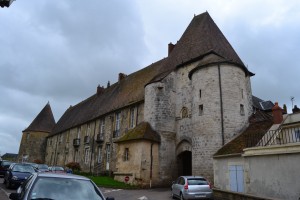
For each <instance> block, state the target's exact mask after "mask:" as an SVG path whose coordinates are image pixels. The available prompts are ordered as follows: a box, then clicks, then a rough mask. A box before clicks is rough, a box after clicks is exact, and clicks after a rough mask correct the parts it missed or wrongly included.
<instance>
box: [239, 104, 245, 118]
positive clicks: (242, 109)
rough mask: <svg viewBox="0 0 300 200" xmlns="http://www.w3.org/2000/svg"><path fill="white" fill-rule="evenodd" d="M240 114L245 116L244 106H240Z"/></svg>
mask: <svg viewBox="0 0 300 200" xmlns="http://www.w3.org/2000/svg"><path fill="white" fill-rule="evenodd" d="M240 114H241V115H245V109H244V105H243V104H241V105H240Z"/></svg>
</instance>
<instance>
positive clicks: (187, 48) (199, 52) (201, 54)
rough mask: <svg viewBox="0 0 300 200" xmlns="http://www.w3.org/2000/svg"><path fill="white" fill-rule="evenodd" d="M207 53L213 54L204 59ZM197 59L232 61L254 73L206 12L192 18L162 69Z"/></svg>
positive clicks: (207, 62)
mask: <svg viewBox="0 0 300 200" xmlns="http://www.w3.org/2000/svg"><path fill="white" fill-rule="evenodd" d="M209 55H213V56H211V57H210V58H209V59H204V58H205V57H206V56H209ZM199 60H201V61H202V62H201V63H200V64H201V65H207V64H211V63H223V62H226V63H233V64H235V65H238V66H240V67H242V68H243V69H244V70H245V72H247V73H250V74H251V75H254V74H252V73H251V72H249V71H248V69H247V68H246V67H245V65H244V63H243V62H242V61H241V59H240V58H239V56H238V55H237V53H236V52H235V51H234V49H233V48H232V46H231V45H230V43H229V42H228V40H227V39H226V38H225V36H224V35H223V33H222V32H221V31H220V29H219V28H218V26H217V25H216V24H215V22H214V21H213V19H212V18H211V17H210V15H209V14H208V12H205V13H202V14H200V15H198V16H195V17H194V18H193V20H192V21H191V23H190V24H189V26H188V27H187V29H186V30H185V32H184V33H183V35H182V36H181V38H180V40H179V41H178V42H177V44H176V45H175V47H174V48H173V50H172V51H171V53H170V55H169V57H168V61H167V63H166V66H165V68H164V69H165V70H169V71H173V70H174V69H175V68H176V67H180V66H182V65H184V64H186V63H190V62H194V61H199ZM159 78H160V77H156V78H155V79H154V80H152V81H151V82H155V81H158V80H159ZM162 78H163V77H162Z"/></svg>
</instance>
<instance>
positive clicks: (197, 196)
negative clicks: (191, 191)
mask: <svg viewBox="0 0 300 200" xmlns="http://www.w3.org/2000/svg"><path fill="white" fill-rule="evenodd" d="M195 197H196V198H203V197H206V195H195Z"/></svg>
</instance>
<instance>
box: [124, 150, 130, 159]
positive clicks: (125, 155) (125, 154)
mask: <svg viewBox="0 0 300 200" xmlns="http://www.w3.org/2000/svg"><path fill="white" fill-rule="evenodd" d="M128 160H129V149H128V148H125V151H124V161H128Z"/></svg>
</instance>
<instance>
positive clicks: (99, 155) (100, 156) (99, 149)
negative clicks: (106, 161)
mask: <svg viewBox="0 0 300 200" xmlns="http://www.w3.org/2000/svg"><path fill="white" fill-rule="evenodd" d="M101 161H102V146H99V147H98V157H97V162H98V163H101Z"/></svg>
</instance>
